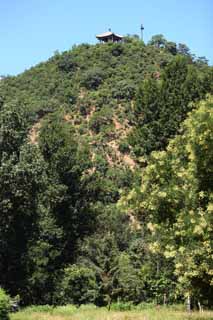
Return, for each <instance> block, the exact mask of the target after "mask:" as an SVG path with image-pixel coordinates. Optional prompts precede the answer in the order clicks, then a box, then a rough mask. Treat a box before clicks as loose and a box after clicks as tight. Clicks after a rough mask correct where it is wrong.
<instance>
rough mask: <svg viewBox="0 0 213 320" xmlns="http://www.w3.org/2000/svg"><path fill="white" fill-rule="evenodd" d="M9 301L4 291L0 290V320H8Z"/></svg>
mask: <svg viewBox="0 0 213 320" xmlns="http://www.w3.org/2000/svg"><path fill="white" fill-rule="evenodd" d="M9 311H10V299H9V296H8V295H7V294H6V293H5V291H4V290H3V289H2V288H0V319H1V320H9Z"/></svg>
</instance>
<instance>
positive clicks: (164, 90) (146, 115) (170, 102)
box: [129, 56, 208, 155]
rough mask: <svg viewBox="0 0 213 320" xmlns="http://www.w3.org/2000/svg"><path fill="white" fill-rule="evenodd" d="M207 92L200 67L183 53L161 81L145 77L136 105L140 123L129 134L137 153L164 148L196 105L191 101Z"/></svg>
mask: <svg viewBox="0 0 213 320" xmlns="http://www.w3.org/2000/svg"><path fill="white" fill-rule="evenodd" d="M207 92H208V90H206V88H205V81H203V80H202V79H200V77H199V74H198V71H197V69H196V68H195V67H194V66H192V65H188V59H187V58H186V57H182V56H177V57H176V58H174V60H173V61H172V62H171V63H170V64H168V66H167V67H166V68H165V71H164V73H163V74H162V81H161V82H160V83H158V80H154V79H150V80H147V81H144V83H143V84H142V86H141V87H140V88H139V91H138V94H137V99H136V105H135V116H136V124H137V125H136V127H135V131H133V132H132V133H131V134H130V136H129V142H130V144H132V146H133V147H134V151H135V153H136V155H147V154H149V153H150V152H151V151H153V150H159V149H160V150H161V149H164V148H165V147H166V145H167V144H168V141H169V139H170V138H172V137H174V136H175V134H177V132H178V130H179V128H180V124H181V123H182V121H183V120H184V119H185V118H186V116H187V113H188V112H189V111H190V110H192V108H193V107H194V105H193V103H192V102H196V101H198V100H199V99H201V98H203V97H204V96H205V94H206V93H207Z"/></svg>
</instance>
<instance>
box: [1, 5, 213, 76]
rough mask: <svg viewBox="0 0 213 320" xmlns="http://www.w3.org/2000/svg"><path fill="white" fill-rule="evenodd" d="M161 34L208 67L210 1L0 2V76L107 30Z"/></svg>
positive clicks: (212, 33)
mask: <svg viewBox="0 0 213 320" xmlns="http://www.w3.org/2000/svg"><path fill="white" fill-rule="evenodd" d="M141 22H143V24H144V27H145V30H144V40H145V42H147V41H148V40H149V39H150V38H151V36H152V35H155V34H159V33H162V34H163V35H164V36H165V37H166V38H167V39H168V40H171V41H175V42H181V43H185V44H187V45H188V46H189V47H190V49H191V52H192V53H195V54H196V55H197V56H206V57H207V59H208V60H209V62H210V64H213V0H146V1H144V0H131V1H126V0H114V1H113V0H107V1H106V0H89V1H83V0H75V1H73V0H0V75H8V74H10V75H14V74H18V73H21V72H22V71H24V70H25V69H29V68H30V67H31V66H33V65H35V64H37V63H39V62H41V61H45V60H46V59H48V58H49V57H50V56H51V55H53V53H54V51H56V50H59V51H60V52H61V51H64V50H68V49H70V48H71V47H72V45H73V44H79V43H82V42H88V43H96V39H95V34H96V33H101V32H104V31H106V30H108V28H111V29H112V30H113V31H115V32H117V33H120V34H124V35H125V34H128V33H129V34H135V33H138V34H139V33H140V24H141Z"/></svg>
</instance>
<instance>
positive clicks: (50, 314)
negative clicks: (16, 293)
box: [10, 305, 213, 320]
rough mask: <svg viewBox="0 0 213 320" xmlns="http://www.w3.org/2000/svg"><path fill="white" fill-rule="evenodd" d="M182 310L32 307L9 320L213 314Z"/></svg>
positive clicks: (205, 317)
mask: <svg viewBox="0 0 213 320" xmlns="http://www.w3.org/2000/svg"><path fill="white" fill-rule="evenodd" d="M181 309H182V308H164V307H153V308H149V309H148V308H146V309H144V310H143V309H141V310H137V309H136V310H129V311H115V310H111V311H107V309H106V308H97V307H95V306H93V305H87V306H81V307H80V308H77V307H75V306H72V305H68V306H63V307H57V308H52V307H50V306H35V307H34V306H33V307H28V308H25V309H23V310H22V311H20V312H17V313H14V314H11V316H10V319H11V320H213V312H211V311H204V312H203V313H199V312H192V313H190V314H189V313H187V312H184V311H182V310H181Z"/></svg>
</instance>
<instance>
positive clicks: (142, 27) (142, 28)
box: [141, 24, 144, 41]
mask: <svg viewBox="0 0 213 320" xmlns="http://www.w3.org/2000/svg"><path fill="white" fill-rule="evenodd" d="M143 30H144V26H143V24H141V40H142V41H143Z"/></svg>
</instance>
